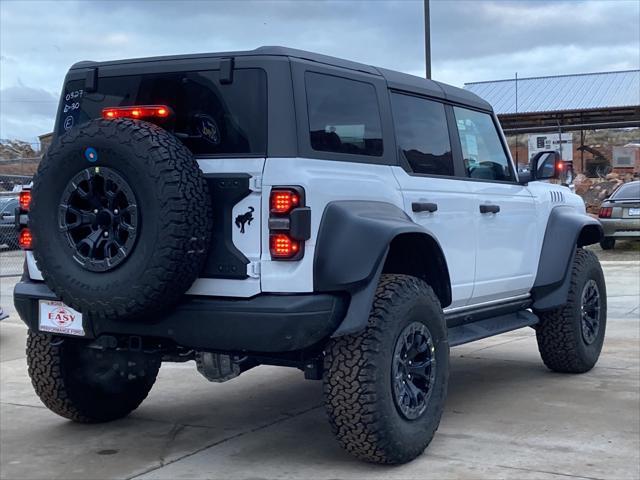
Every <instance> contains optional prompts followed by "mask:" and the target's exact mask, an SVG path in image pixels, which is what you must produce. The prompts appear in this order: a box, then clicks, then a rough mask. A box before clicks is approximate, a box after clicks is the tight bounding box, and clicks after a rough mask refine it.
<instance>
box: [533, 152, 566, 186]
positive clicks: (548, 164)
mask: <svg viewBox="0 0 640 480" xmlns="http://www.w3.org/2000/svg"><path fill="white" fill-rule="evenodd" d="M561 164H562V160H561V159H560V155H559V154H558V152H556V151H551V150H549V151H544V152H538V153H537V154H536V156H535V157H533V158H532V159H531V164H530V169H529V170H530V172H531V180H547V179H550V178H559V177H560V169H561V168H562V167H561Z"/></svg>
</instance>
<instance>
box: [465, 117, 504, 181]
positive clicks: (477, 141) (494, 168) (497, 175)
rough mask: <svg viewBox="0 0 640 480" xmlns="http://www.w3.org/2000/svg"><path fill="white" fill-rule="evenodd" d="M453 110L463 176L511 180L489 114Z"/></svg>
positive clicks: (498, 138) (500, 143)
mask: <svg viewBox="0 0 640 480" xmlns="http://www.w3.org/2000/svg"><path fill="white" fill-rule="evenodd" d="M453 111H454V113H455V117H456V124H457V126H458V135H459V136H460V143H461V146H462V156H463V159H464V167H465V170H466V172H467V177H469V178H477V179H479V180H501V181H512V180H513V179H514V176H513V171H512V169H511V164H510V162H509V158H508V157H507V154H506V153H505V150H504V147H503V146H502V142H501V141H500V137H499V136H498V130H497V129H496V126H495V124H494V123H493V118H492V117H491V115H489V114H488V113H483V112H477V111H475V110H468V109H466V108H460V107H454V109H453Z"/></svg>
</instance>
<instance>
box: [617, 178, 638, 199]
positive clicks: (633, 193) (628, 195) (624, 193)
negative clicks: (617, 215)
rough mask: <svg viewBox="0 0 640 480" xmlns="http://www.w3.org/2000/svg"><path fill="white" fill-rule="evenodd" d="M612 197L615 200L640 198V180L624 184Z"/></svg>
mask: <svg viewBox="0 0 640 480" xmlns="http://www.w3.org/2000/svg"><path fill="white" fill-rule="evenodd" d="M611 198H613V199H615V200H640V182H633V183H627V184H626V185H622V186H621V187H620V188H618V190H616V191H615V193H614V194H613V195H611Z"/></svg>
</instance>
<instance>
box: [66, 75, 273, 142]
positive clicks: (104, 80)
mask: <svg viewBox="0 0 640 480" xmlns="http://www.w3.org/2000/svg"><path fill="white" fill-rule="evenodd" d="M83 86H84V80H74V81H70V82H68V83H67V85H66V86H65V91H64V97H63V101H64V102H63V103H62V104H61V107H60V108H61V111H60V116H59V122H60V123H59V125H58V132H59V133H64V132H65V131H66V130H69V129H70V128H73V126H75V125H79V124H81V123H84V122H86V121H88V120H90V119H93V118H98V117H100V116H101V114H102V109H103V108H105V107H121V106H132V105H166V106H168V107H170V108H171V109H172V110H173V112H174V113H173V116H172V117H171V118H170V119H169V120H168V121H167V123H166V124H163V125H162V126H163V127H165V128H167V129H168V130H170V131H172V132H174V133H175V135H176V136H177V137H178V138H180V139H181V140H182V141H183V143H184V144H185V145H186V146H187V147H188V148H189V149H190V150H191V151H192V152H193V153H194V154H209V155H210V154H215V155H218V154H219V155H223V154H233V155H265V154H266V146H267V80H266V74H265V72H264V71H263V70H259V69H238V70H235V71H234V75H233V82H232V83H231V84H225V85H222V84H221V83H220V81H219V71H217V70H209V71H200V72H177V73H161V74H146V75H130V76H120V77H101V78H99V79H98V91H97V92H93V93H87V92H84V91H83Z"/></svg>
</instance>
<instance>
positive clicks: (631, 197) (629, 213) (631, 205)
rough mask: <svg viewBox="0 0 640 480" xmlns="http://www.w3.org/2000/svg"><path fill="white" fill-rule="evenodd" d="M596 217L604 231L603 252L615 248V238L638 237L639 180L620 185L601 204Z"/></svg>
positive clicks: (639, 228)
mask: <svg viewBox="0 0 640 480" xmlns="http://www.w3.org/2000/svg"><path fill="white" fill-rule="evenodd" d="M598 217H599V218H600V223H602V228H603V229H604V238H603V239H602V240H601V241H600V246H601V247H602V249H603V250H611V249H612V248H613V247H615V244H616V238H629V237H636V238H638V237H640V180H637V181H635V182H629V183H625V184H622V185H621V186H620V187H619V188H618V189H617V190H616V191H615V192H613V194H611V196H610V197H609V198H607V199H606V200H605V201H604V202H602V205H601V206H600V213H599V214H598Z"/></svg>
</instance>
